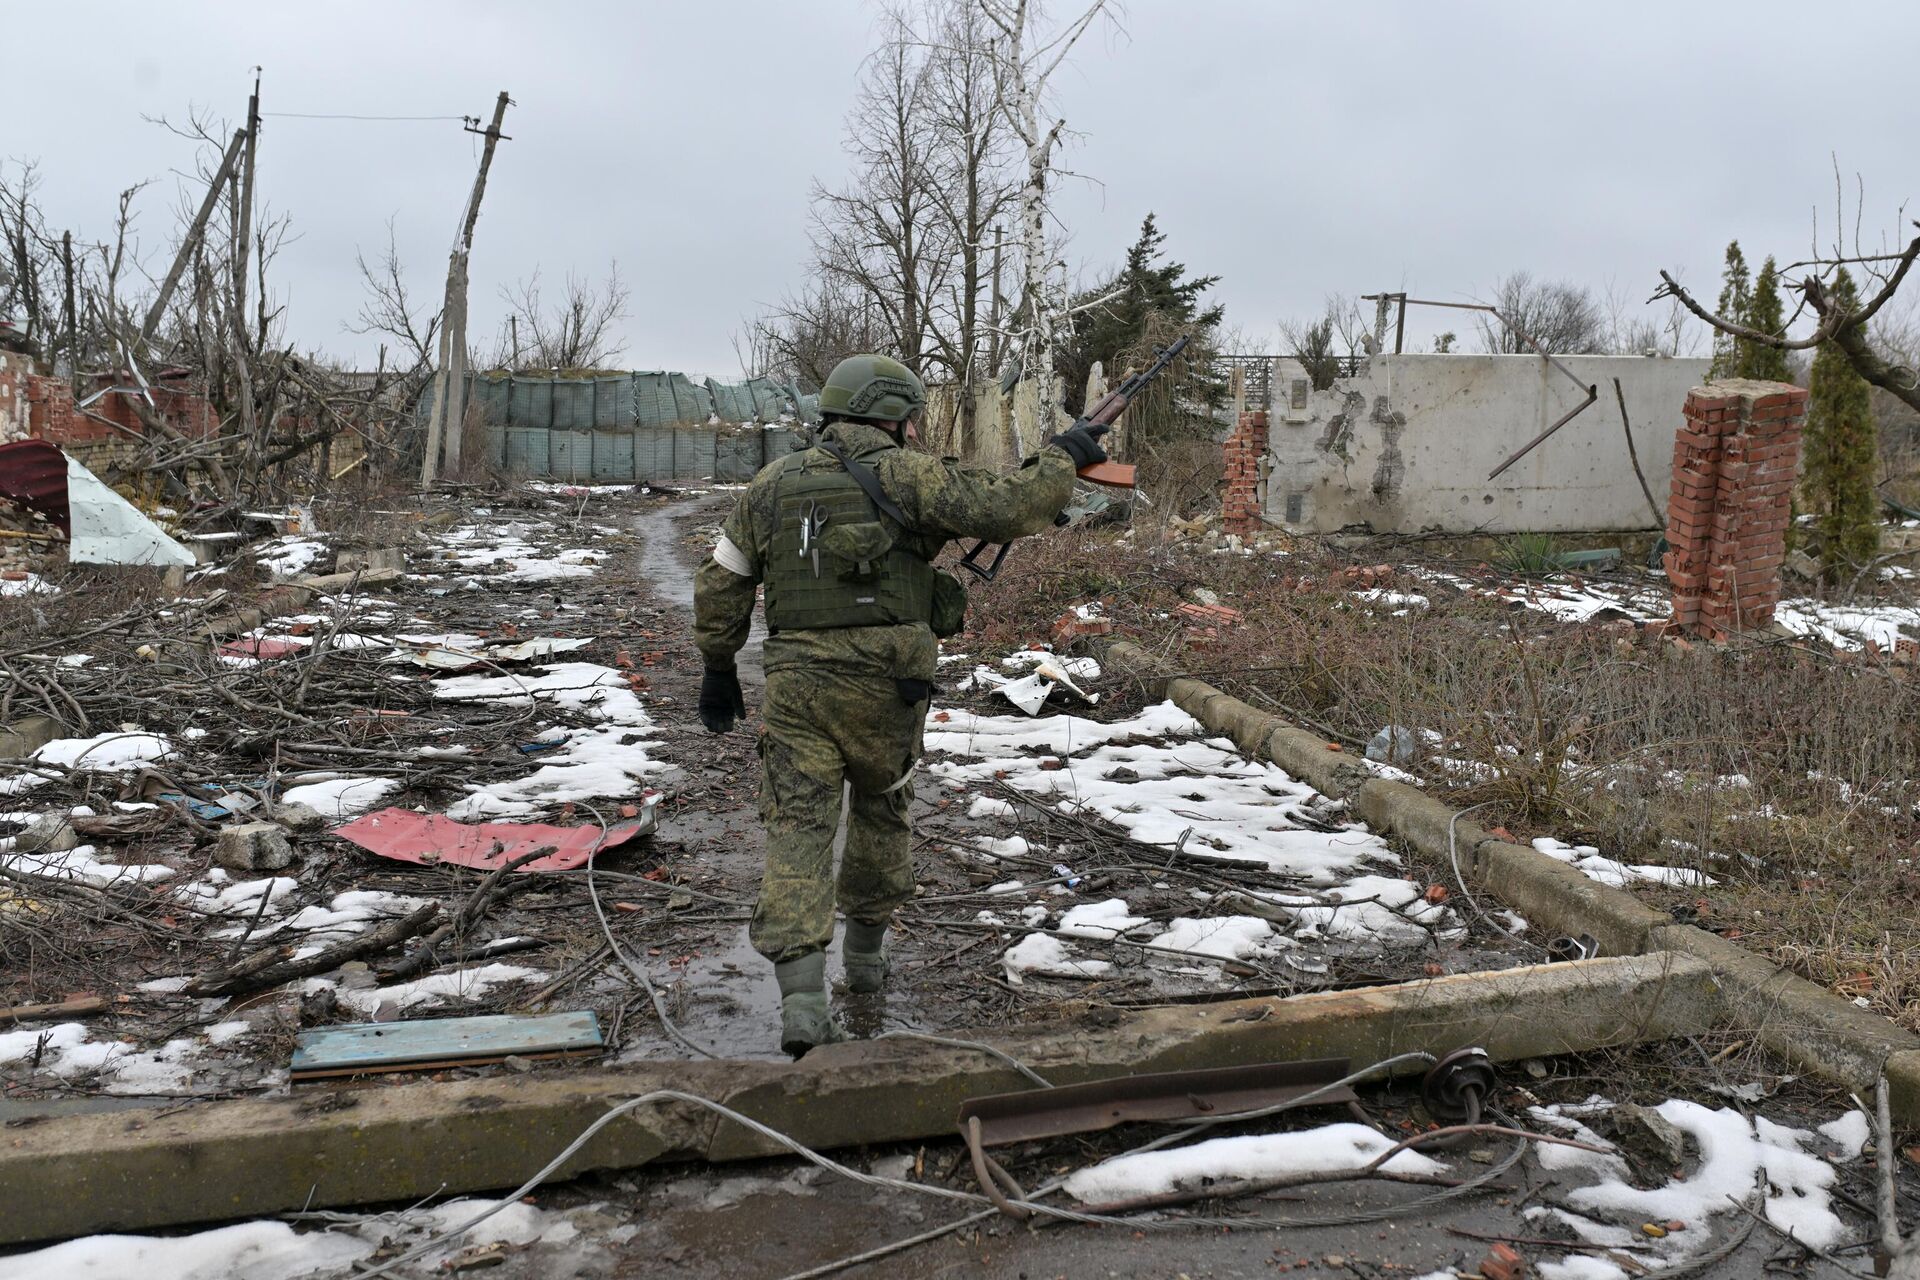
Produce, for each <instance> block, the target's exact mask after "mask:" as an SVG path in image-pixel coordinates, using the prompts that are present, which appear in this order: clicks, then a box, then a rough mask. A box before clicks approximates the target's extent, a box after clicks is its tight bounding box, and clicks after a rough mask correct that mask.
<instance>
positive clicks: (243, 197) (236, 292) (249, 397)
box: [232, 67, 260, 452]
mask: <svg viewBox="0 0 1920 1280" xmlns="http://www.w3.org/2000/svg"><path fill="white" fill-rule="evenodd" d="M259 149H260V68H258V67H255V68H254V69H253V94H252V96H251V97H249V98H248V99H247V141H246V147H245V149H244V151H243V152H242V161H241V171H240V198H239V201H238V207H237V208H236V209H235V211H234V225H235V232H234V237H233V325H232V329H233V368H234V375H235V380H236V381H237V383H238V384H239V393H240V394H239V397H238V398H239V401H240V432H241V435H242V437H243V438H244V439H245V440H246V442H247V449H248V451H249V452H251V451H252V450H254V449H257V448H258V447H259V442H258V440H257V439H256V438H255V437H256V435H257V432H258V428H259V424H258V423H257V422H256V421H255V420H254V403H253V367H252V362H251V357H250V356H249V355H248V352H247V341H248V339H247V252H248V250H249V248H250V247H251V245H252V242H253V168H254V158H255V156H256V155H257V154H258V152H259Z"/></svg>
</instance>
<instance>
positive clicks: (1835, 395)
mask: <svg viewBox="0 0 1920 1280" xmlns="http://www.w3.org/2000/svg"><path fill="white" fill-rule="evenodd" d="M1859 304H1860V299H1859V295H1858V294H1857V293H1856V292H1855V290H1854V284H1853V277H1852V276H1850V275H1848V274H1847V269H1846V268H1845V267H1842V268H1840V273H1839V274H1838V275H1837V276H1836V277H1834V281H1833V305H1834V306H1835V307H1836V308H1843V309H1845V310H1848V311H1851V310H1854V309H1855V308H1857V307H1858V306H1859ZM1807 385H1808V388H1809V393H1810V394H1809V401H1808V406H1807V425H1806V432H1805V435H1804V437H1803V440H1804V445H1803V451H1804V456H1805V459H1806V475H1805V479H1804V482H1803V484H1804V488H1805V492H1806V505H1807V508H1808V509H1809V510H1810V511H1811V512H1812V513H1813V514H1814V515H1815V516H1816V517H1817V521H1818V524H1817V527H1818V529H1819V531H1820V565H1821V568H1822V569H1823V570H1824V572H1825V575H1826V578H1827V580H1828V581H1829V582H1832V581H1835V580H1836V579H1838V578H1839V577H1840V576H1842V575H1843V574H1845V573H1847V572H1848V571H1850V570H1851V571H1857V570H1858V569H1859V567H1860V566H1861V565H1864V564H1865V563H1866V562H1867V561H1868V560H1870V559H1872V558H1873V556H1874V555H1875V553H1877V552H1878V551H1879V549H1880V525H1879V520H1878V507H1879V503H1878V501H1877V500H1876V498H1875V494H1874V487H1873V476H1874V468H1875V465H1876V463H1877V461H1878V458H1879V453H1880V443H1879V439H1878V433H1877V431H1876V429H1875V427H1874V421H1873V400H1872V398H1871V395H1870V391H1871V388H1869V386H1868V385H1867V380H1866V379H1865V378H1863V377H1861V376H1860V374H1859V372H1858V371H1857V370H1855V369H1854V367H1853V364H1852V362H1851V361H1849V360H1848V359H1847V357H1846V355H1845V354H1844V353H1843V352H1842V351H1841V350H1840V348H1839V347H1838V346H1836V345H1835V344H1834V343H1832V342H1830V341H1829V342H1823V343H1821V344H1820V350H1819V352H1818V354H1816V355H1815V356H1814V358H1813V374H1812V376H1811V377H1810V378H1809V379H1808V384H1807Z"/></svg>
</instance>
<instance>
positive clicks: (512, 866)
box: [383, 845, 554, 982]
mask: <svg viewBox="0 0 1920 1280" xmlns="http://www.w3.org/2000/svg"><path fill="white" fill-rule="evenodd" d="M553 851H554V847H553V846H552V845H542V846H541V847H540V848H538V849H532V850H529V851H528V852H526V853H523V854H521V855H519V856H518V857H516V858H512V859H510V860H508V861H506V862H503V863H501V864H500V865H499V866H497V867H495V868H494V869H493V870H492V871H490V872H488V873H487V875H486V878H485V879H483V880H481V881H480V883H479V885H478V886H477V887H475V889H474V891H473V892H472V893H470V894H468V895H467V898H466V901H464V902H462V903H461V904H460V905H459V906H458V907H457V908H455V909H454V911H453V914H452V915H451V916H449V917H448V918H447V919H446V920H445V921H444V922H442V923H441V925H440V927H439V928H437V929H435V930H434V931H433V932H432V933H430V934H428V935H427V938H426V941H424V942H422V943H421V944H420V946H419V947H418V948H416V949H415V950H414V952H413V954H412V955H410V956H408V957H406V958H405V959H404V960H402V961H400V963H399V964H396V965H394V966H393V967H392V968H391V969H388V970H387V971H386V972H385V974H384V975H383V976H384V977H385V978H386V979H387V980H388V981H390V982H397V981H399V980H401V979H403V978H411V977H413V976H414V975H415V974H417V973H422V972H424V971H426V970H427V969H430V968H433V967H434V966H436V965H438V964H442V963H444V960H443V959H442V957H441V956H440V953H439V951H438V948H439V947H440V945H441V944H442V943H444V942H446V941H447V939H449V938H453V937H457V936H460V935H462V934H464V933H466V931H467V930H468V929H471V928H472V927H473V926H474V925H475V924H477V923H479V921H480V918H481V917H482V916H484V915H485V914H486V913H487V908H489V907H490V906H492V905H493V902H494V900H495V899H496V898H500V897H503V896H505V893H504V891H503V884H502V881H503V877H505V876H506V874H507V873H508V872H509V871H517V870H519V869H520V868H521V867H524V866H526V865H527V864H528V863H529V862H532V861H534V860H535V859H537V858H544V857H546V856H547V855H548V854H550V853H552V852H553ZM531 883H532V882H531V881H529V880H526V879H524V878H523V879H522V880H521V881H520V882H519V886H520V887H521V888H525V887H526V886H527V885H528V884H531ZM449 958H451V957H449Z"/></svg>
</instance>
